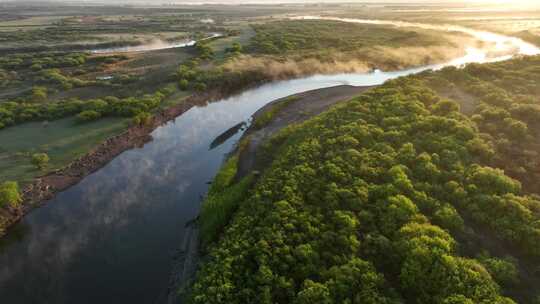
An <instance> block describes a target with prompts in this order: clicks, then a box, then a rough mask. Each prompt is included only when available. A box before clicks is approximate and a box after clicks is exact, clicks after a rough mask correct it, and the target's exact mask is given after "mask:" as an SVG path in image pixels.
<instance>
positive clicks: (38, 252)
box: [0, 47, 540, 304]
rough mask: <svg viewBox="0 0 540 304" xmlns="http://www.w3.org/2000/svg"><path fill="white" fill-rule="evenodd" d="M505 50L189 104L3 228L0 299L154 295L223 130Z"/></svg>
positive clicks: (162, 285)
mask: <svg viewBox="0 0 540 304" xmlns="http://www.w3.org/2000/svg"><path fill="white" fill-rule="evenodd" d="M515 49H516V50H521V48H519V47H516V48H515ZM537 51H538V50H537ZM516 52H520V51H516ZM537 53H540V52H537ZM505 58H506V57H496V58H489V57H488V56H487V55H486V53H485V52H483V51H481V50H476V49H472V48H470V49H468V52H467V56H465V57H463V58H458V59H456V60H453V61H451V62H448V63H446V64H439V65H432V66H425V67H420V68H414V69H408V70H403V71H396V72H381V71H374V72H372V73H368V74H338V75H318V76H312V77H306V78H303V79H296V80H289V81H280V82H275V83H270V84H266V85H263V86H260V87H258V88H254V89H250V90H247V91H245V92H243V93H241V94H239V95H236V96H233V97H231V98H227V99H223V100H220V101H217V102H213V103H210V104H207V105H205V106H198V107H194V108H192V109H190V110H189V111H187V112H185V113H184V114H183V115H181V116H179V117H178V118H176V119H175V120H174V121H171V122H169V123H167V124H165V125H163V126H161V127H159V128H157V129H156V130H155V131H154V132H153V133H152V137H153V140H152V141H151V142H149V143H147V144H146V145H144V146H143V147H142V148H138V149H133V150H130V151H126V152H124V153H122V154H121V155H119V156H118V157H116V158H115V159H114V160H112V161H111V162H110V163H109V164H108V165H106V166H105V167H103V168H102V169H100V170H98V171H96V172H95V173H94V174H92V175H90V176H88V177H87V178H85V179H84V180H82V181H81V182H80V183H79V184H77V185H75V186H73V187H71V188H69V189H68V190H66V191H64V192H61V193H59V194H58V195H57V196H56V197H55V198H54V199H52V200H51V201H50V202H48V203H47V204H46V205H45V206H44V207H42V208H39V209H37V210H35V211H33V212H31V213H30V214H29V215H28V216H26V217H25V218H24V219H23V220H22V221H21V222H20V223H19V224H17V225H16V226H15V227H14V228H13V229H11V230H10V232H9V234H8V235H7V236H6V238H4V239H3V240H1V241H0V302H2V303H10V304H18V303H21V304H22V303H24V304H32V303H56V304H60V303H80V304H83V303H162V302H163V301H164V300H165V296H166V293H167V283H168V279H169V272H170V269H171V263H172V258H173V255H174V253H175V251H176V249H177V248H178V247H179V245H180V244H181V241H182V238H183V233H184V225H185V224H186V222H188V221H189V220H191V219H193V218H195V217H196V216H197V214H198V212H199V208H200V202H201V196H203V195H204V194H205V193H206V191H207V188H208V183H207V182H208V181H210V180H211V179H212V178H213V176H214V175H215V174H216V172H217V171H218V169H219V167H220V166H221V164H222V161H223V159H224V155H225V154H226V153H228V152H229V151H231V149H232V148H233V146H234V144H235V143H236V142H237V140H238V139H239V138H240V136H241V135H242V132H243V131H240V132H238V133H237V134H236V135H234V136H232V137H231V138H229V139H228V140H226V141H224V142H223V143H222V144H221V145H219V146H217V147H214V146H213V147H212V149H210V146H211V144H212V142H213V141H214V139H215V138H216V137H218V136H219V135H220V134H221V133H222V132H223V131H225V130H227V129H229V128H231V127H233V126H235V125H237V124H238V123H240V122H242V121H248V120H249V118H250V116H251V115H252V114H253V113H254V112H255V111H256V110H258V109H259V108H261V107H262V106H264V105H265V104H267V103H268V102H270V101H272V100H275V99H278V98H282V97H285V96H288V95H291V94H295V93H300V92H304V91H307V90H312V89H319V88H324V87H331V86H336V85H342V84H350V85H359V86H360V85H376V84H381V83H383V82H384V81H386V80H388V79H393V78H396V77H399V76H404V75H408V74H411V73H417V72H420V71H423V70H426V69H438V68H442V67H444V66H448V65H461V64H464V63H468V62H486V61H495V60H501V59H505Z"/></svg>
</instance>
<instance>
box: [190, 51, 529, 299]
mask: <svg viewBox="0 0 540 304" xmlns="http://www.w3.org/2000/svg"><path fill="white" fill-rule="evenodd" d="M539 85H540V57H528V58H518V59H514V60H511V61H507V62H502V63H494V64H485V65H477V64H474V65H469V66H467V67H466V68H464V69H456V68H446V69H443V70H441V71H436V72H433V71H430V72H425V73H422V74H420V75H415V76H409V77H405V78H400V79H397V80H392V81H389V82H387V83H386V84H384V85H382V86H380V87H378V88H375V89H371V90H369V91H368V92H366V93H364V94H362V95H360V96H358V97H356V98H354V99H352V100H350V101H347V102H344V103H342V104H340V105H338V106H336V107H334V108H332V109H331V110H329V111H327V112H326V113H323V114H321V115H319V116H317V117H314V118H312V119H310V120H308V121H307V122H305V123H302V124H299V125H292V126H289V127H288V128H286V129H284V130H282V131H281V132H280V133H278V134H277V135H276V136H274V137H273V138H272V139H271V140H269V142H267V143H266V145H265V146H264V148H263V150H264V151H262V152H261V153H259V154H260V155H261V156H259V160H258V161H259V162H261V163H264V164H265V168H266V169H265V170H264V171H263V172H261V173H260V176H259V174H257V176H256V177H257V178H256V179H253V177H254V176H253V175H250V176H248V177H247V178H244V179H242V180H237V179H235V178H233V176H234V170H235V162H237V158H234V157H233V158H231V159H230V160H229V162H227V165H226V166H225V167H224V169H223V171H222V173H221V174H220V175H218V180H217V184H216V185H215V186H213V187H212V189H211V190H210V193H209V196H208V200H207V202H206V203H205V205H203V212H202V214H201V227H202V228H203V229H202V232H203V236H202V237H203V241H204V245H205V246H204V250H205V252H206V258H205V260H204V263H203V264H202V266H201V269H200V270H199V273H198V275H197V278H196V279H195V282H194V284H193V285H192V288H191V289H190V290H189V291H187V292H186V296H187V297H188V298H189V299H190V301H191V303H298V304H299V303H445V304H451V303H452V304H457V303H459V304H465V303H467V304H469V303H470V304H472V303H486V304H487V303H540V291H538V288H537V286H538V284H539V282H540V280H539V278H540V269H539V268H538V265H539V263H538V262H540V198H539V196H538V194H540V193H539V191H538V189H539V188H538V180H539V179H538V174H539V173H540V172H538V161H537V151H538V147H539V146H538V145H539V144H540V143H539V139H538V138H539V136H538V132H539V131H540V129H539V122H540V119H539V118H540V103H539V100H538V97H537V96H538V93H539V92H538V91H539V88H540V86H539ZM245 140H249V138H246V139H245ZM244 144H245V142H244V143H242V144H240V146H239V149H242V145H244ZM246 185H250V186H249V187H247V186H246ZM220 194H221V195H220ZM209 209H213V210H214V211H216V212H217V214H219V217H216V216H210V214H212V212H210V211H209Z"/></svg>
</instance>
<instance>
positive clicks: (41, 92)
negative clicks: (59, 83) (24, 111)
mask: <svg viewBox="0 0 540 304" xmlns="http://www.w3.org/2000/svg"><path fill="white" fill-rule="evenodd" d="M46 100H47V88H45V87H33V88H32V101H33V102H43V101H46Z"/></svg>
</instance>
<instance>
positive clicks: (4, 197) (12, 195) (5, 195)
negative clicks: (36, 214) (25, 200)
mask: <svg viewBox="0 0 540 304" xmlns="http://www.w3.org/2000/svg"><path fill="white" fill-rule="evenodd" d="M21 202H22V197H21V193H20V191H19V184H17V182H4V183H3V184H1V185H0V207H4V206H6V205H9V206H11V207H17V206H19V205H20V203H21Z"/></svg>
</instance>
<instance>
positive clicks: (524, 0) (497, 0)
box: [0, 0, 540, 4]
mask: <svg viewBox="0 0 540 304" xmlns="http://www.w3.org/2000/svg"><path fill="white" fill-rule="evenodd" d="M18 1H19V0H0V2H18ZM45 1H47V0H45ZM53 1H57V2H63V1H65V2H107V3H114V2H130V0H53ZM131 1H133V2H147V3H152V2H159V3H163V2H169V3H173V2H175V3H231V4H233V3H320V2H335V3H339V2H349V3H351V2H358V3H377V2H379V3H471V4H473V3H484V4H501V3H502V4H537V3H539V2H540V0H412V1H411V0H131Z"/></svg>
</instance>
